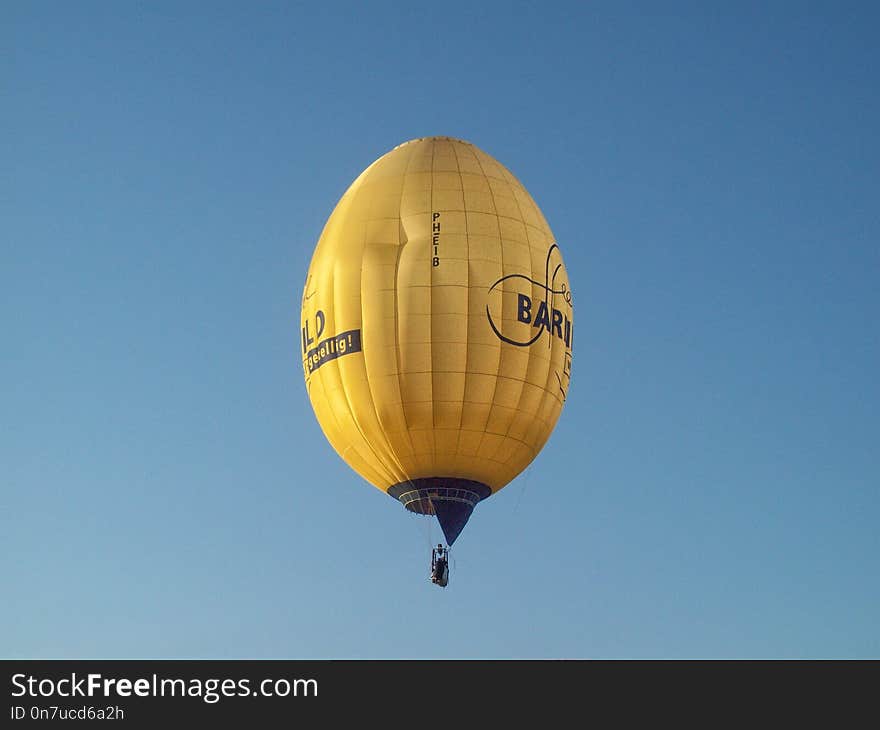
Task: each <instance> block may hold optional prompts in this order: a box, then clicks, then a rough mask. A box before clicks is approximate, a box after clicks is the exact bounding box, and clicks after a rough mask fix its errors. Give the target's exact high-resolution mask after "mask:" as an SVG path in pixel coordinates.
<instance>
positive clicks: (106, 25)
mask: <svg viewBox="0 0 880 730" xmlns="http://www.w3.org/2000/svg"><path fill="white" fill-rule="evenodd" d="M878 21H880V12H878V10H877V5H876V4H875V3H849V2H824V3H808V2H791V3H783V2H770V3H763V2H761V3H758V2H755V3H703V2H690V3H675V2H673V3H651V2H642V3H628V2H620V1H619V0H618V1H615V2H595V3H586V2H572V3H564V2H543V3H538V2H531V3H520V2H497V3H493V2H461V3H458V2H442V3H441V2H438V3H413V2H396V3H390V2H367V3H354V2H353V3H334V2H321V3H318V2H308V3H303V4H299V3H294V2H279V3H269V2H237V3H222V2H210V3H207V2H206V3H195V2H177V1H175V2H149V3H147V2H109V1H106V2H76V3H67V2H36V1H35V2H25V1H24V0H21V1H18V2H4V3H3V4H2V8H0V49H2V60H0V93H2V97H0V98H2V102H0V103H2V110H0V162H2V165H0V335H2V344H0V355H2V356H0V428H2V432H0V433H2V438H0V583H2V587H0V627H2V628H0V656H3V657H6V658H17V657H30V658H54V657H71V658H73V657H77V658H264V657H265V658H303V659H310V658H526V657H529V658H561V657H564V658H655V657H656V658H665V657H673V658H739V657H757V658H787V657H816V658H857V657H880V559H878V553H880V537H878V535H880V531H878V525H880V468H878V464H880V448H878V441H880V438H878V437H880V388H878V373H880V333H878V314H880V174H878V173H880V143H878V130H880V102H878V79H880V45H878V42H877V28H878ZM433 134H440V135H449V136H454V137H459V138H462V139H466V140H468V141H470V142H473V143H474V144H476V145H477V146H478V147H480V148H481V149H483V150H484V151H486V152H487V153H489V154H491V155H493V156H494V157H496V158H497V159H498V160H499V161H501V162H502V163H503V164H504V165H506V166H507V167H508V168H509V169H510V170H511V171H512V172H513V173H514V174H515V175H516V176H517V177H518V178H519V179H520V180H521V181H522V182H523V183H524V185H525V186H526V187H527V188H528V190H529V191H530V192H531V194H532V196H533V197H534V198H535V199H536V200H537V202H538V204H539V205H540V206H541V208H542V209H543V211H544V213H545V215H546V217H547V219H548V221H549V222H550V225H551V227H552V228H553V231H554V233H555V235H556V237H557V240H558V242H559V244H560V246H561V247H562V250H563V254H564V256H565V261H566V265H567V268H568V271H569V275H570V277H571V283H572V291H573V294H574V297H575V307H576V318H577V338H576V343H575V348H574V350H575V356H574V365H573V373H572V384H571V389H570V391H569V397H568V401H567V403H566V406H565V409H564V411H563V413H562V417H561V418H560V420H559V423H558V424H557V427H556V430H555V431H554V433H553V435H552V437H551V439H550V441H549V442H548V444H547V446H546V447H545V448H544V450H543V451H542V452H541V454H540V455H539V457H538V458H537V459H536V460H535V461H534V462H533V464H532V466H531V467H530V468H529V469H528V470H527V471H526V472H525V473H524V474H523V475H521V476H520V477H519V478H518V479H516V480H515V481H514V482H512V483H511V484H510V485H508V486H507V487H506V488H505V489H504V490H503V491H502V492H500V493H499V494H497V495H495V496H493V497H492V498H491V499H489V500H487V501H485V502H483V503H481V504H480V505H478V507H477V508H476V510H475V512H474V515H473V516H472V518H471V520H470V522H469V524H468V526H467V528H466V529H465V530H464V532H463V533H462V535H461V537H460V538H459V539H458V540H457V541H456V543H455V547H454V549H453V551H452V554H453V557H454V561H453V572H452V577H451V582H450V585H449V587H448V588H447V589H445V590H441V589H438V588H437V587H435V586H433V585H431V584H430V582H429V581H428V580H427V575H428V562H429V547H430V545H431V544H432V542H434V543H435V542H437V541H438V538H439V537H440V532H439V528H438V527H437V526H436V523H434V524H433V527H431V523H430V521H429V520H428V519H427V518H420V517H417V516H415V515H411V514H408V513H407V512H405V510H404V509H403V507H402V506H401V505H400V504H399V503H397V502H395V501H393V500H392V499H391V498H390V497H388V496H387V495H384V494H382V493H381V492H380V491H378V490H376V489H375V488H373V487H372V486H370V485H368V484H367V483H366V482H365V481H364V480H363V479H362V478H360V477H359V476H357V475H356V474H355V473H354V472H352V471H351V470H350V469H349V468H348V467H347V466H346V465H345V464H344V463H343V462H342V461H341V460H340V459H339V457H337V455H336V453H335V452H334V451H333V450H332V448H331V447H330V446H329V444H327V443H326V441H325V440H324V437H323V435H322V433H321V431H320V428H319V426H318V424H317V422H316V421H315V419H314V416H313V414H312V411H311V408H310V405H309V402H308V399H307V396H306V391H305V387H304V383H303V376H302V366H301V362H300V352H299V350H300V341H299V336H300V335H299V313H300V297H301V295H302V287H303V283H304V280H305V275H306V271H307V268H308V264H309V260H310V258H311V254H312V250H313V248H314V245H315V243H316V241H317V238H318V235H319V234H320V231H321V228H322V226H323V224H324V221H325V220H326V218H327V216H328V215H329V214H330V212H331V210H332V208H333V206H334V205H335V203H336V201H337V200H338V198H339V197H340V195H341V194H342V193H343V192H344V190H345V189H346V188H347V187H348V185H349V184H350V183H351V181H352V180H353V179H354V178H355V177H356V176H357V175H358V174H359V173H360V172H361V170H363V169H364V168H365V167H366V166H367V165H368V164H370V163H371V162H372V161H373V160H375V159H376V158H378V157H379V156H380V155H382V154H384V153H385V152H386V151H388V150H390V149H391V148H392V147H394V146H395V145H397V144H400V143H401V142H404V141H406V140H409V139H412V138H415V137H420V136H426V135H433Z"/></svg>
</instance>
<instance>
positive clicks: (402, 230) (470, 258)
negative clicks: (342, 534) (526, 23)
mask: <svg viewBox="0 0 880 730" xmlns="http://www.w3.org/2000/svg"><path fill="white" fill-rule="evenodd" d="M573 328H574V318H573V310H572V295H571V286H570V284H569V280H568V273H567V272H566V269H565V265H564V264H563V262H562V254H561V252H560V249H559V246H558V245H557V243H556V240H555V238H554V236H553V233H552V232H551V230H550V226H549V225H548V224H547V221H546V220H545V219H544V215H543V214H542V213H541V210H540V209H539V208H538V206H537V204H536V203H535V201H534V200H533V199H532V197H531V196H530V195H529V193H528V192H527V191H526V189H525V188H524V187H523V186H522V184H521V183H520V182H519V181H518V180H517V179H516V178H515V177H514V176H513V175H512V174H511V173H510V171H508V170H507V169H506V168H505V167H504V166H503V165H501V164H500V163H499V162H498V161H497V160H495V159H494V158H492V157H490V156H489V155H488V154H486V153H485V152H483V151H482V150H480V149H478V148H477V147H475V146H474V145H472V144H470V143H468V142H465V141H462V140H459V139H452V138H449V137H425V138H421V139H415V140H412V141H410V142H406V143H404V144H401V145H399V146H398V147H395V148H394V149H393V150H391V151H390V152H388V153H387V154H385V155H383V156H382V157H380V158H379V159H378V160H376V161H375V162H374V163H373V164H372V165H370V166H369V167H368V168H367V169H366V170H364V172H363V173H361V175H360V176H359V177H358V178H357V179H356V180H355V181H354V182H353V183H352V184H351V186H350V187H349V188H348V190H347V191H346V192H345V194H344V195H343V196H342V198H341V200H340V201H339V203H338V204H337V205H336V208H335V209H334V211H333V213H332V214H331V216H330V218H329V219H328V220H327V223H326V225H325V227H324V230H323V232H322V233H321V237H320V239H319V241H318V245H317V247H316V248H315V253H314V256H313V257H312V262H311V265H310V267H309V273H308V277H307V279H306V285H305V288H304V291H303V298H302V357H303V371H304V374H305V382H306V388H307V390H308V394H309V399H310V400H311V404H312V407H313V409H314V411H315V415H316V417H317V419H318V422H319V423H320V425H321V428H322V429H323V431H324V434H325V435H326V437H327V439H328V440H329V441H330V443H331V444H332V445H333V447H334V448H335V449H336V451H337V452H338V453H339V455H340V456H341V457H342V458H343V459H344V460H345V461H346V462H347V463H348V464H349V465H350V466H351V467H352V468H353V469H354V470H355V471H356V472H358V474H360V475H361V476H363V477H364V478H365V479H366V480H367V481H369V482H370V483H371V484H373V485H374V486H376V487H378V488H379V489H381V490H382V491H384V492H387V493H388V494H390V495H391V496H392V497H394V498H396V499H398V500H400V501H401V502H402V503H403V504H404V506H405V507H406V508H407V509H408V510H411V511H413V512H417V513H421V514H429V515H436V516H437V518H438V519H439V521H440V524H441V526H442V528H443V532H444V535H445V536H446V539H447V542H448V544H450V545H451V544H452V543H453V541H454V540H455V538H456V537H457V536H458V534H459V533H460V532H461V530H462V528H463V527H464V525H465V523H466V522H467V520H468V518H469V517H470V515H471V512H472V511H473V509H474V506H475V505H476V504H477V502H479V501H480V500H482V499H485V498H486V497H489V496H490V495H492V494H494V493H495V492H497V491H498V490H500V489H501V488H502V487H504V486H505V485H506V484H508V483H509V482H510V481H511V480H512V479H514V478H515V477H516V476H517V475H518V474H519V473H520V472H521V471H522V470H523V469H525V468H526V466H528V464H529V463H530V462H531V461H532V460H533V459H534V458H535V456H537V454H538V452H539V451H540V450H541V448H542V447H543V446H544V444H545V443H546V441H547V439H548V438H549V436H550V433H551V432H552V430H553V428H554V426H555V425H556V422H557V419H558V418H559V414H560V412H561V411H562V406H563V404H564V402H565V397H566V393H567V391H568V387H569V381H570V377H571V359H572V339H573V333H574V329H573Z"/></svg>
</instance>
